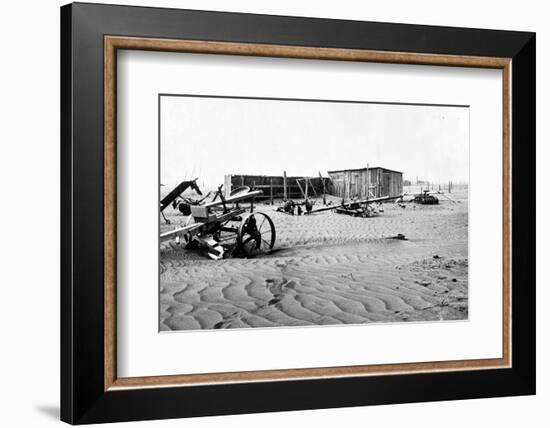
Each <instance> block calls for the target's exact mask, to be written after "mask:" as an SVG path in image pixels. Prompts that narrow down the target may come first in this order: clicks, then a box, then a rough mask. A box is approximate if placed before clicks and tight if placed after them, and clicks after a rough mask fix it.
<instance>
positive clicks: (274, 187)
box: [224, 172, 334, 200]
mask: <svg viewBox="0 0 550 428" xmlns="http://www.w3.org/2000/svg"><path fill="white" fill-rule="evenodd" d="M242 186H248V187H250V188H251V189H253V190H261V191H263V195H261V196H258V197H256V199H258V200H262V199H271V200H273V199H303V198H305V197H310V198H311V197H318V196H321V195H323V194H329V195H330V194H332V193H333V192H334V189H333V187H332V183H331V181H330V178H329V177H322V176H321V175H319V177H302V176H287V175H286V172H284V173H283V175H245V174H227V175H225V178H224V190H225V196H226V197H229V195H230V194H231V192H232V191H233V190H235V189H237V188H239V187H242Z"/></svg>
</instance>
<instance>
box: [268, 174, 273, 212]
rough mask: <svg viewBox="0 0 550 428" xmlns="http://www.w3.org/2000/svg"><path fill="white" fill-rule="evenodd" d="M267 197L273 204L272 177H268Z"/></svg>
mask: <svg viewBox="0 0 550 428" xmlns="http://www.w3.org/2000/svg"><path fill="white" fill-rule="evenodd" d="M269 199H270V201H271V205H273V177H269Z"/></svg>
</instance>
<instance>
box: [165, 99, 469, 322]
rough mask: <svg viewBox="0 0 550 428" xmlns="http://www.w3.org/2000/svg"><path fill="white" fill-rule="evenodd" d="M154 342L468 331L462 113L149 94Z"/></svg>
mask: <svg viewBox="0 0 550 428" xmlns="http://www.w3.org/2000/svg"><path fill="white" fill-rule="evenodd" d="M158 115H159V116H158V118H159V130H158V138H159V162H160V165H159V166H160V168H159V171H160V174H159V175H160V176H159V202H160V212H159V233H160V241H159V242H160V247H159V261H160V262H159V293H160V298H159V304H160V308H159V330H160V331H182V330H183V331H184V330H211V329H246V328H276V327H295V326H323V325H360V324H369V323H395V322H400V323H405V322H441V321H464V320H468V313H469V312H468V308H469V294H468V195H469V133H470V124H469V117H470V116H469V115H470V111H469V107H468V106H467V105H433V104H398V103H381V102H369V101H368V100H321V99H319V100H317V99H276V98H247V97H239V96H234V97H233V96H223V97H222V96H213V95H208V96H205V95H201V94H159V97H158Z"/></svg>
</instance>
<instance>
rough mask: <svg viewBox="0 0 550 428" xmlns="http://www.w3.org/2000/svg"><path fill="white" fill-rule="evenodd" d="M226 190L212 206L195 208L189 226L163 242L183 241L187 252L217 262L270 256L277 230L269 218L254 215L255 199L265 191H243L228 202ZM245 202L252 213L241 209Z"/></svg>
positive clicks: (172, 232)
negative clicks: (199, 253)
mask: <svg viewBox="0 0 550 428" xmlns="http://www.w3.org/2000/svg"><path fill="white" fill-rule="evenodd" d="M222 187H223V185H222V186H220V187H219V188H218V191H217V192H216V196H215V198H214V200H213V201H212V202H208V203H205V204H200V205H192V206H191V207H190V209H191V215H190V216H189V217H188V219H187V223H186V224H185V226H182V227H178V228H175V229H174V230H170V231H168V232H164V233H161V235H160V241H161V242H164V241H169V240H175V241H176V242H177V243H180V242H182V241H183V242H184V243H185V245H186V248H193V247H198V248H202V249H204V250H205V251H206V253H207V255H208V257H210V258H212V259H214V260H219V259H222V258H226V257H229V256H236V257H239V256H240V257H255V256H258V255H260V254H266V253H269V252H270V251H271V250H272V249H273V246H274V245H275V226H274V224H273V221H272V220H271V219H270V218H269V217H268V216H267V215H266V214H264V213H262V212H254V203H253V201H254V197H255V196H258V195H261V194H262V191H261V190H256V191H250V190H248V189H243V190H241V191H239V192H236V194H234V195H232V196H230V197H228V198H225V197H224V196H223V193H222ZM218 198H219V199H218ZM244 201H249V202H250V207H249V209H248V212H247V209H245V208H243V207H241V206H240V203H241V202H244Z"/></svg>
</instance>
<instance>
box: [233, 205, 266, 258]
mask: <svg viewBox="0 0 550 428" xmlns="http://www.w3.org/2000/svg"><path fill="white" fill-rule="evenodd" d="M274 245H275V226H274V224H273V221H271V219H270V218H269V217H268V216H267V215H266V214H264V213H260V212H256V213H251V214H248V215H247V216H246V217H243V219H242V221H241V223H240V224H239V228H238V231H237V248H238V249H239V252H240V253H241V254H242V255H243V256H245V257H256V256H258V255H261V254H268V253H269V252H271V250H272V249H273V246H274Z"/></svg>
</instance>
